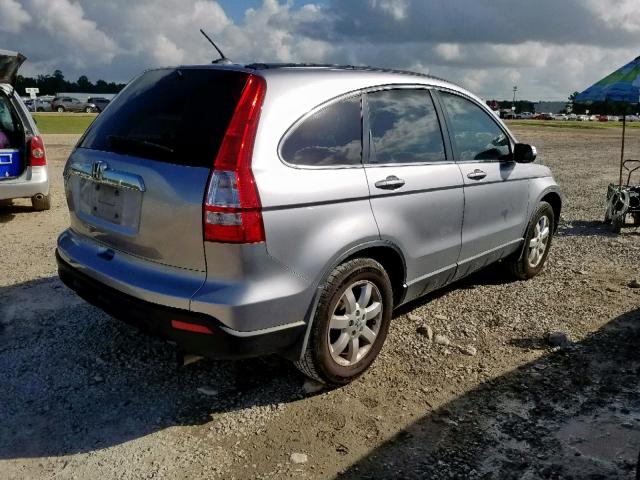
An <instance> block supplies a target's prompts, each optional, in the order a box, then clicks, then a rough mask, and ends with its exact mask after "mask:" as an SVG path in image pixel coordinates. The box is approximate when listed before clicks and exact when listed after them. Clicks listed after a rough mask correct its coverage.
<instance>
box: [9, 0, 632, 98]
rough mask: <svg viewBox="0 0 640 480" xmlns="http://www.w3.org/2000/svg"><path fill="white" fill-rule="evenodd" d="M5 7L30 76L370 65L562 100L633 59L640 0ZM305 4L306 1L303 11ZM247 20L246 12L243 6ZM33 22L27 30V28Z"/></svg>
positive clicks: (117, 76)
mask: <svg viewBox="0 0 640 480" xmlns="http://www.w3.org/2000/svg"><path fill="white" fill-rule="evenodd" d="M232 1H233V2H235V1H237V0H218V1H215V0H135V1H132V0H108V1H105V0H18V1H17V0H0V46H2V48H8V49H12V50H21V51H22V52H23V53H25V54H26V55H27V57H28V58H29V61H28V62H27V63H26V64H25V66H24V67H23V70H22V72H23V73H24V74H26V75H33V74H38V73H51V72H52V70H53V69H55V68H59V69H61V70H62V71H63V72H64V74H65V75H66V76H67V77H68V78H73V79H75V78H77V77H78V76H79V75H83V74H85V75H88V76H89V77H90V78H91V79H93V80H95V79H97V78H104V79H106V80H116V81H126V80H128V79H130V78H132V77H133V76H134V75H135V74H137V73H139V72H141V71H142V70H144V69H146V68H151V67H155V66H161V65H172V64H181V63H186V64H189V63H207V62H210V61H211V60H212V59H214V58H216V56H217V54H216V52H215V51H214V49H213V48H212V47H211V46H210V45H209V44H208V43H207V42H206V40H205V39H204V38H202V36H201V35H200V33H199V31H198V30H199V28H201V27H202V28H204V29H205V30H206V31H207V32H209V33H210V34H211V35H212V36H213V38H214V40H215V41H216V43H217V44H218V45H219V46H220V47H221V48H222V50H223V51H224V52H225V54H226V55H227V56H228V57H229V58H231V59H232V60H235V61H238V62H241V63H249V62H319V63H350V64H368V65H373V66H381V67H389V68H397V69H409V70H416V71H420V72H429V73H432V74H433V75H436V76H440V77H443V78H448V79H450V80H452V81H454V82H457V83H461V84H463V85H465V86H467V87H469V88H470V89H471V90H473V91H474V92H476V93H478V94H480V95H481V96H485V97H493V98H510V96H511V89H512V87H513V84H514V83H517V84H518V91H519V93H518V95H519V96H521V97H522V98H531V99H541V98H548V99H563V98H566V97H567V95H568V94H569V93H570V92H572V91H573V90H581V89H583V88H585V87H587V86H589V85H590V84H592V83H593V82H595V81H596V80H598V79H599V78H602V77H603V76H605V75H606V74H608V73H609V72H611V71H613V70H614V69H615V68H617V67H619V66H620V65H622V64H624V63H626V62H627V61H629V60H630V59H632V58H634V57H635V56H636V55H637V54H638V52H637V45H639V44H640V16H638V15H637V14H636V11H637V7H636V6H637V2H638V1H639V0H563V1H562V2H558V1H557V0H536V2H531V1H529V0H492V1H491V2H478V1H477V0H456V1H455V2H454V1H446V2H445V1H443V0H350V1H349V2H345V1H344V0H297V1H296V2H293V1H292V0H263V1H262V4H260V5H259V6H258V7H256V8H253V9H247V10H246V12H245V13H244V15H240V16H237V15H236V16H235V18H232V17H231V16H230V11H231V10H230V9H228V8H226V7H227V6H230V5H232V4H231V2H232ZM305 2H306V3H305ZM234 11H236V12H237V9H236V10H234ZM27 26H28V28H26V27H27Z"/></svg>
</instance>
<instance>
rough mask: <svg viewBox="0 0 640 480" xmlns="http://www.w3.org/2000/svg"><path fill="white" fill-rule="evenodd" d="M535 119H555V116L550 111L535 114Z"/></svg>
mask: <svg viewBox="0 0 640 480" xmlns="http://www.w3.org/2000/svg"><path fill="white" fill-rule="evenodd" d="M533 118H534V119H535V120H555V118H554V116H553V115H551V114H550V113H538V114H536V115H534V116H533Z"/></svg>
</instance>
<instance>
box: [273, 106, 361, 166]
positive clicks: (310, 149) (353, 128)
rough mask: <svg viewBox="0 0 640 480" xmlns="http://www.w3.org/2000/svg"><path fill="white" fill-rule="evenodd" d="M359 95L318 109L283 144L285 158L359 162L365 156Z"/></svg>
mask: <svg viewBox="0 0 640 480" xmlns="http://www.w3.org/2000/svg"><path fill="white" fill-rule="evenodd" d="M361 132H362V119H361V115H360V97H359V96H358V97H352V98H348V99H345V100H341V101H339V102H335V103H332V104H331V105H329V106H327V107H326V108H323V109H322V110H320V111H318V112H315V113H314V114H313V115H311V116H310V117H308V118H307V119H305V120H304V121H303V122H302V123H301V124H300V125H298V126H297V127H296V128H295V130H294V131H293V133H292V134H291V135H289V137H287V139H286V140H285V142H284V144H283V145H282V158H283V159H284V161H286V162H288V163H291V164H295V165H307V166H317V167H323V166H333V165H358V164H360V162H361V158H362V142H361V140H360V138H361Z"/></svg>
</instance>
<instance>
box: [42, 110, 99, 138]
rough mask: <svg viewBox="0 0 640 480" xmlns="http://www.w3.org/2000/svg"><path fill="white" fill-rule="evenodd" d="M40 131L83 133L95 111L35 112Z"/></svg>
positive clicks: (91, 120) (94, 115)
mask: <svg viewBox="0 0 640 480" xmlns="http://www.w3.org/2000/svg"><path fill="white" fill-rule="evenodd" d="M32 115H33V118H34V119H35V121H36V124H37V125H38V130H40V133H73V134H81V133H84V131H85V130H86V129H87V127H88V126H89V125H91V122H93V119H94V118H96V114H94V113H33V114H32Z"/></svg>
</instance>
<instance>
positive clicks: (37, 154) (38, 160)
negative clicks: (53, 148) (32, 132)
mask: <svg viewBox="0 0 640 480" xmlns="http://www.w3.org/2000/svg"><path fill="white" fill-rule="evenodd" d="M29 164H30V165H31V166H32V167H44V166H45V165H46V164H47V154H46V153H45V151H44V142H43V141H42V137H40V136H34V137H31V140H29Z"/></svg>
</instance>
